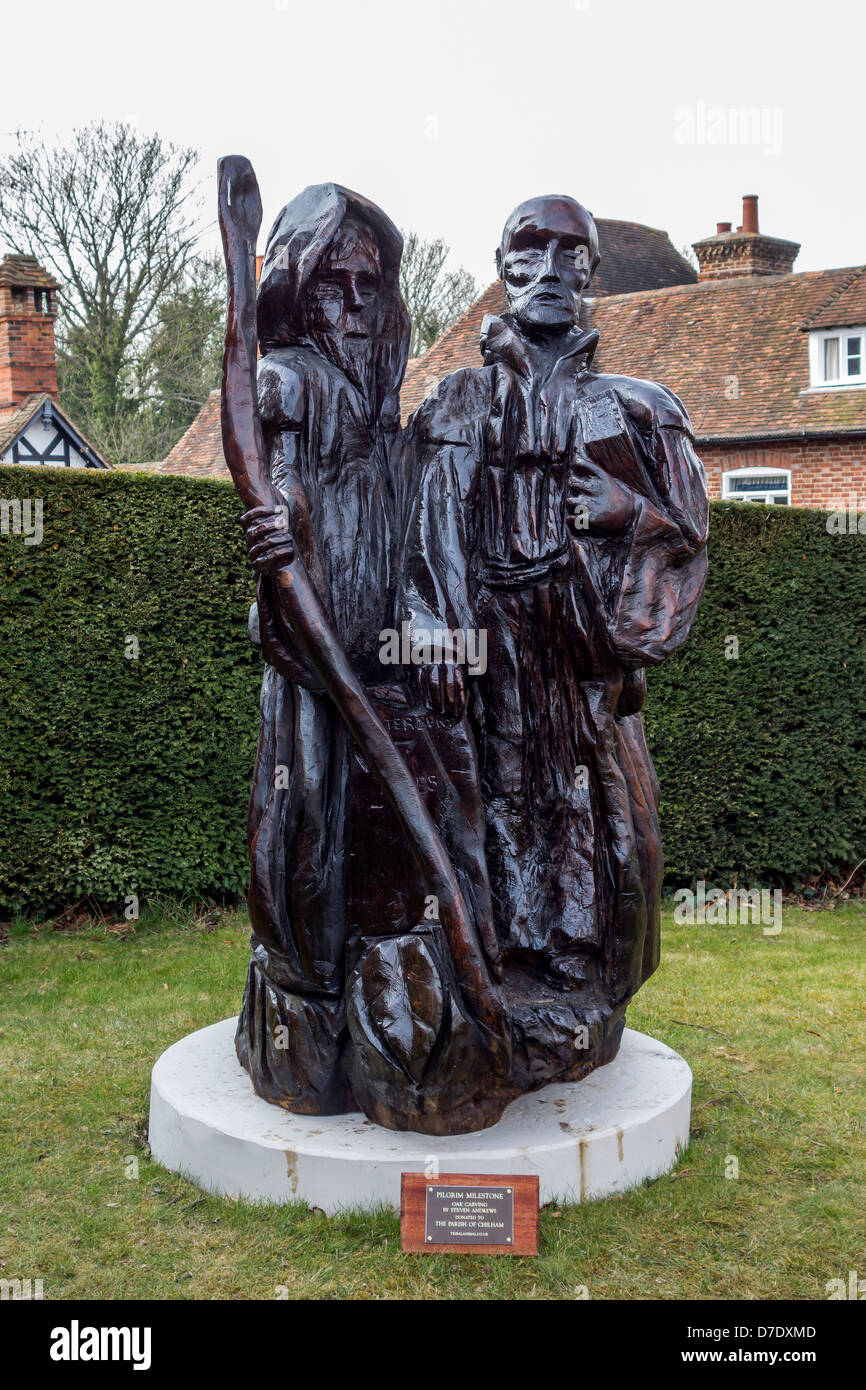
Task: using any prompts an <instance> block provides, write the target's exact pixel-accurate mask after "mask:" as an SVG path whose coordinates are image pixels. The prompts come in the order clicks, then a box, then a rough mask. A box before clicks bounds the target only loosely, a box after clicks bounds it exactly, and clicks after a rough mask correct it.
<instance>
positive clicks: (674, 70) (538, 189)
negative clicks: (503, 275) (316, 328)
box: [0, 0, 866, 283]
mask: <svg viewBox="0 0 866 1390" xmlns="http://www.w3.org/2000/svg"><path fill="white" fill-rule="evenodd" d="M863 16H864V10H863V6H862V3H855V0H848V3H844V0H820V3H814V0H811V2H810V3H805V0H725V3H723V4H719V3H717V0H715V2H714V3H707V0H654V2H653V0H525V3H518V0H427V2H426V3H414V0H402V3H401V2H400V0H207V3H205V0H148V3H140V4H130V3H123V0H40V3H39V4H38V6H33V5H24V4H20V3H17V4H15V6H14V8H12V7H11V6H7V7H5V11H4V20H3V50H4V58H5V61H4V70H3V80H2V86H0V112H2V119H0V149H2V150H3V151H4V152H5V151H6V150H8V149H9V148H11V147H12V145H13V143H14V140H13V136H12V132H13V131H14V130H15V129H16V128H17V127H23V128H25V129H29V130H37V131H40V132H41V133H43V134H44V135H45V136H46V137H48V138H49V139H53V138H54V137H63V136H64V135H66V134H67V133H68V132H69V131H70V130H71V129H72V128H73V127H74V126H75V125H77V124H85V123H87V122H88V121H91V120H93V119H95V118H98V117H106V118H109V119H114V118H123V119H130V120H135V121H136V122H137V123H138V125H139V126H140V127H141V128H142V129H144V130H148V131H149V130H152V129H156V130H158V131H159V132H160V133H161V134H162V135H163V136H165V137H167V138H169V139H171V140H173V141H175V142H177V143H180V144H189V145H193V146H194V147H195V148H197V149H198V150H199V151H200V152H201V157H202V165H201V171H202V193H203V195H204V198H205V200H206V202H205V208H206V218H205V220H206V221H207V220H208V219H209V218H211V211H210V210H211V209H212V207H213V203H214V196H215V177H214V169H215V164H216V160H217V158H218V156H219V155H221V154H230V153H240V154H246V155H248V156H249V157H250V159H251V160H252V162H253V164H254V166H255V168H256V171H257V173H258V176H259V181H260V183H261V187H262V195H263V198H264V203H265V224H266V227H267V226H268V225H269V224H270V221H271V220H272V219H273V216H274V215H275V214H276V212H277V210H278V207H279V206H280V204H281V203H283V202H285V201H286V200H287V199H288V198H290V197H291V196H293V195H294V194H295V193H296V192H297V191H298V190H299V189H301V188H302V187H303V186H304V185H305V184H308V183H318V182H323V181H325V180H328V179H334V180H336V181H338V182H341V183H344V184H348V185H349V186H350V187H352V188H355V189H357V190H359V191H360V192H363V193H365V194H366V195H367V196H369V197H371V198H373V199H374V200H375V201H377V202H378V203H380V204H381V205H382V206H383V207H384V208H385V210H386V212H388V213H389V214H390V216H391V217H392V218H393V219H394V221H395V222H397V223H398V224H399V225H400V226H402V227H403V228H411V229H414V230H417V231H419V232H421V233H422V234H423V235H424V236H427V237H433V236H442V237H444V238H445V239H446V241H447V242H448V243H449V244H450V245H451V247H452V248H453V252H454V258H455V260H457V261H459V262H460V263H462V264H463V265H465V266H466V267H467V269H469V270H470V271H471V272H472V273H473V274H474V275H475V276H476V278H477V279H478V280H479V281H481V282H482V283H487V282H488V281H489V280H491V279H492V278H493V275H494V268H493V249H494V247H495V245H496V243H497V241H498V238H499V233H500V231H501V227H502V223H503V221H504V220H505V217H506V215H507V213H508V212H509V211H510V209H511V208H512V207H513V206H514V205H515V204H516V203H517V202H519V201H521V200H522V199H524V198H526V197H529V196H532V195H534V194H538V193H553V192H557V193H558V192H564V193H571V194H573V195H574V196H575V197H577V198H579V199H580V200H581V201H582V202H583V203H585V204H586V205H587V207H589V208H590V209H591V210H592V211H593V212H594V213H595V214H596V216H600V217H615V218H624V219H628V220H632V221H636V222H645V223H649V224H650V225H652V226H656V227H663V228H665V229H666V230H667V231H668V232H669V233H670V236H671V238H672V240H673V241H674V244H675V245H677V246H682V245H683V244H684V243H686V242H689V243H690V242H692V241H694V240H696V239H697V238H698V237H700V236H706V235H709V234H711V233H712V232H714V230H715V224H716V222H717V221H731V222H733V224H734V226H736V225H737V223H738V222H739V221H740V208H741V204H740V198H741V195H742V194H743V193H757V194H759V195H760V217H761V229H762V230H763V231H766V232H769V233H770V234H773V235H776V236H783V237H788V238H790V239H791V240H795V241H800V242H802V246H803V249H802V251H801V253H800V258H799V260H798V262H797V267H796V268H797V269H798V270H814V269H820V268H823V267H829V266H844V265H854V264H860V263H863V262H864V261H866V225H864V223H866V219H864V212H866V194H864V173H863V170H864V164H866V160H864V120H866V99H864V98H866V91H864V86H866V84H864V77H863V73H864V67H863V53H864V38H866V20H864V17H863ZM741 110H750V111H754V112H756V113H759V114H758V126H757V127H756V129H755V132H754V137H755V138H749V139H748V141H747V142H746V143H742V134H743V132H741V131H740V129H739V127H738V123H737V119H736V116H734V117H733V118H731V115H730V113H732V112H733V113H736V112H738V111H741ZM720 113H721V114H720ZM731 119H733V123H734V128H733V130H731V129H730V128H729V122H730V121H731ZM723 128H724V129H723ZM747 133H749V132H747ZM720 134H722V135H724V137H725V138H724V142H723V143H720V142H719V138H718V137H719V135H720ZM204 239H205V242H206V243H207V244H211V245H217V244H218V238H217V235H216V231H215V228H214V226H213V223H212V221H211V225H210V227H209V228H206V230H205V232H204Z"/></svg>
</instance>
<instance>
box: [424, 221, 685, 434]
mask: <svg viewBox="0 0 866 1390" xmlns="http://www.w3.org/2000/svg"><path fill="white" fill-rule="evenodd" d="M596 227H597V228H598V249H599V254H600V256H601V260H600V262H599V267H598V270H597V271H596V273H595V277H594V279H593V282H592V287H591V289H592V294H593V295H598V296H602V295H605V296H606V295H611V294H632V293H634V292H635V291H637V290H657V289H660V288H661V287H663V286H668V285H692V284H694V283H695V282H696V280H697V278H698V277H697V272H696V271H695V270H694V269H693V268H692V266H691V265H689V263H688V261H687V260H686V259H685V257H684V256H681V255H680V253H679V251H677V250H676V249H675V247H674V245H673V243H672V241H671V240H670V238H669V236H668V234H667V232H661V231H659V230H658V229H657V228H656V227H644V226H643V225H642V224H641V223H639V222H615V221H612V220H611V219H610V218H605V217H600V218H598V220H597V221H596ZM507 308H508V303H507V301H506V298H505V290H504V289H503V287H502V282H501V281H500V280H494V282H493V284H492V285H488V287H487V289H486V290H485V291H484V293H483V294H482V295H480V296H479V298H478V299H476V301H475V303H474V304H472V305H470V307H469V308H468V309H467V310H466V312H465V313H464V314H461V316H460V318H459V319H456V320H455V322H454V323H452V325H451V327H450V328H447V329H446V330H445V332H444V333H443V334H442V337H441V338H439V339H438V341H437V342H435V343H434V344H433V346H432V347H431V348H430V349H429V350H428V351H427V352H426V353H424V355H423V357H413V358H412V360H411V361H410V362H409V364H408V366H407V368H406V377H405V380H404V383H403V390H402V391H401V393H400V403H401V409H402V412H403V418H404V420H405V419H406V418H407V417H408V416H409V415H411V413H412V411H413V410H415V409H416V407H417V406H419V405H420V404H421V402H422V401H423V399H424V397H425V396H426V395H427V394H428V392H429V391H430V390H431V389H432V388H433V386H435V384H436V382H437V381H438V380H440V379H441V378H442V377H443V376H447V374H448V372H453V371H456V369H457V367H477V366H479V365H480V362H481V358H480V356H479V353H478V340H479V337H480V335H481V321H482V319H483V318H484V315H485V314H504V313H505V311H506V310H507ZM451 364H453V365H451Z"/></svg>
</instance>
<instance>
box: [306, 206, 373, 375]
mask: <svg viewBox="0 0 866 1390" xmlns="http://www.w3.org/2000/svg"><path fill="white" fill-rule="evenodd" d="M381 316H382V264H381V256H380V253H379V247H378V245H377V244H376V238H375V237H374V235H373V233H372V232H371V231H370V229H369V228H368V227H365V226H363V225H362V224H360V223H356V222H353V221H352V220H351V219H347V220H346V221H345V222H344V223H343V225H342V226H341V228H340V231H339V233H338V234H337V236H336V237H335V238H334V240H333V241H332V242H331V245H330V246H329V248H328V250H327V252H326V253H325V255H324V256H323V257H322V259H321V261H320V262H319V265H318V267H317V268H316V271H315V274H314V275H313V277H312V279H311V281H310V285H309V289H308V291H307V305H306V320H307V327H308V331H309V334H310V337H311V338H312V339H313V340H314V342H315V343H316V344H317V345H318V346H319V348H320V350H321V352H322V353H323V354H324V356H325V357H327V358H328V360H329V361H330V362H332V363H333V364H334V366H336V367H339V368H340V369H341V371H343V372H345V374H346V375H347V376H348V377H349V379H350V381H352V382H353V383H354V385H355V386H356V387H358V389H359V390H361V391H362V392H363V393H364V395H365V396H366V398H367V399H368V400H370V399H371V396H372V390H373V375H374V371H375V350H376V340H377V338H378V335H379V333H380V331H381Z"/></svg>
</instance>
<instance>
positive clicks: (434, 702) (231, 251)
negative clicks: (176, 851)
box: [219, 157, 708, 1134]
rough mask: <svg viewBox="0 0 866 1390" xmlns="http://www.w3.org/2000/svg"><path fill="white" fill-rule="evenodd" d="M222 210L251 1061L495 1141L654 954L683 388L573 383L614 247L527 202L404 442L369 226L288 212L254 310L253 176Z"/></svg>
mask: <svg viewBox="0 0 866 1390" xmlns="http://www.w3.org/2000/svg"><path fill="white" fill-rule="evenodd" d="M219 211H220V225H221V229H222V234H223V243H224V248H225V253H226V264H227V268H228V275H229V311H228V323H227V329H226V351H225V358H224V370H223V441H224V449H225V454H226V460H227V462H228V465H229V468H230V470H231V472H232V475H233V477H234V479H235V483H236V485H237V487H238V491H239V493H240V495H241V498H242V500H243V502H244V505H245V507H246V511H245V514H244V517H243V526H244V529H245V532H246V537H247V543H248V546H249V552H250V558H251V562H252V565H253V568H254V570H255V573H256V575H257V584H258V587H257V598H256V603H255V605H254V607H253V610H252V613H251V623H250V626H251V635H252V638H253V640H254V641H255V642H256V643H257V644H258V645H259V646H260V647H261V650H262V654H263V657H264V660H265V677H264V682H263V687H262V697H261V726H260V738H259V752H258V759H257V763H256V771H255V780H254V785H253V792H252V797H251V802H250V812H249V825H248V830H249V844H250V865H251V877H250V891H249V907H250V916H251V920H252V928H253V938H252V957H251V961H250V967H249V973H248V976H247V985H246V991H245V995H244V1001H243V1007H242V1010H241V1014H240V1018H239V1021H238V1031H237V1052H238V1057H239V1059H240V1061H241V1063H242V1064H243V1066H244V1067H245V1068H246V1069H247V1071H248V1072H249V1075H250V1077H251V1080H252V1084H253V1086H254V1087H255V1090H256V1091H257V1092H258V1094H260V1095H262V1096H264V1097H265V1098H266V1099H267V1100H270V1101H273V1102H275V1103H277V1104H279V1105H283V1106H285V1107H286V1108H287V1109H289V1110H295V1111H298V1112H301V1113H304V1114H335V1113H343V1112H346V1111H352V1110H358V1109H360V1110H363V1112H364V1113H365V1114H366V1115H367V1116H368V1117H369V1118H370V1119H372V1120H374V1121H376V1122H378V1123H380V1124H382V1125H386V1126H388V1127H390V1128H392V1129H414V1130H419V1131H422V1132H425V1133H430V1134H456V1133H463V1132H466V1131H470V1130H474V1129H481V1128H484V1127H485V1126H488V1125H491V1124H494V1123H495V1122H496V1120H497V1119H499V1117H500V1115H501V1114H502V1111H503V1110H504V1108H505V1106H506V1105H507V1104H508V1103H509V1102H510V1101H511V1100H513V1099H514V1098H515V1097H516V1096H518V1095H520V1094H521V1093H523V1092H525V1091H529V1090H533V1089H536V1088H538V1087H540V1086H544V1085H546V1084H548V1083H550V1082H553V1081H566V1080H576V1079H578V1078H580V1077H582V1076H584V1075H586V1074H587V1073H588V1072H589V1071H591V1070H592V1069H593V1068H594V1067H597V1066H599V1065H603V1064H604V1063H606V1062H609V1061H611V1060H612V1058H613V1057H614V1056H615V1055H616V1053H617V1050H618V1047H619V1043H620V1039H621V1036H622V1030H623V1027H624V1023H625V1009H626V1005H627V1003H628V1001H629V999H630V998H631V997H632V995H633V994H634V993H635V991H636V990H637V989H638V988H639V986H640V985H641V983H642V982H643V981H644V980H645V979H646V978H647V977H648V975H650V974H651V973H652V971H653V970H654V969H655V966H656V964H657V962H658V950H659V905H660V892H661V875H662V859H661V845H660V840H659V829H658V821H657V816H656V806H657V797H658V792H657V786H656V781H655V776H654V773H653V768H652V763H651V761H650V757H649V753H648V751H647V746H646V740H645V736H644V729H643V721H642V718H641V713H640V710H641V706H642V704H643V700H644V695H645V683H644V678H643V669H644V667H646V666H647V665H651V664H655V663H657V662H659V661H661V660H663V659H664V658H665V657H666V656H667V655H669V654H670V653H671V652H673V651H675V650H676V649H677V647H679V646H680V645H681V643H682V642H683V641H684V640H685V638H686V636H687V634H688V631H689V627H690V625H691V623H692V620H693V618H694V615H695V612H696V609H697V605H698V602H699V599H700V595H701V592H702V589H703V585H704V580H705V575H706V550H705V546H706V534H707V511H708V508H707V493H706V482H705V477H704V470H703V467H702V465H701V463H700V460H699V459H698V458H697V456H696V454H695V451H694V442H693V438H692V435H691V430H690V425H689V420H688V416H687V414H686V412H685V409H684V408H683V406H682V404H681V402H680V401H679V400H678V399H677V397H676V396H674V395H673V393H672V392H670V391H668V390H667V389H666V388H664V387H663V386H657V385H654V384H653V383H650V382H644V381H637V380H632V379H629V378H626V377H619V376H610V375H604V374H599V373H596V372H594V371H593V370H592V357H593V352H594V350H595V347H596V343H597V339H598V335H597V334H596V333H592V332H585V331H583V330H582V329H581V327H580V326H579V316H580V308H581V297H582V295H583V293H584V291H585V289H586V286H587V284H588V283H589V281H590V277H591V275H592V273H593V271H594V269H595V266H596V264H597V261H598V242H597V235H596V229H595V224H594V222H593V220H592V217H591V216H590V215H589V214H588V213H587V212H586V210H585V209H584V208H582V207H581V206H580V204H579V203H577V202H575V201H574V200H573V199H571V198H566V197H546V198H537V199H533V200H532V201H530V202H527V203H524V204H522V205H521V206H520V207H518V208H517V209H516V210H515V212H513V213H512V215H511V217H510V218H509V219H508V221H507V223H506V226H505V229H504V232H503V236H502V241H501V244H500V247H499V250H498V251H497V265H498V268H499V273H500V275H501V277H502V279H503V282H504V285H505V290H506V293H507V297H508V302H509V308H510V313H508V314H506V315H503V316H502V317H501V318H491V317H488V318H487V319H485V322H484V325H483V328H482V342H481V351H482V354H483V365H481V366H479V367H477V368H471V369H466V370H462V371H458V372H455V373H454V374H453V375H451V376H449V377H447V378H446V379H445V380H444V381H442V382H441V383H440V384H439V386H438V388H437V390H436V391H435V392H434V393H433V395H432V396H431V397H429V398H428V400H427V401H425V402H424V404H423V405H422V406H421V407H420V409H419V410H418V411H417V412H416V413H415V415H414V416H413V418H412V419H411V420H410V421H409V424H408V426H407V427H406V429H405V431H403V432H401V431H400V428H399V389H400V384H401V381H402V376H403V370H404V367H405V363H406V355H407V347H408V336H409V326H408V317H407V313H406V309H405V306H404V305H403V302H402V300H401V298H400V293H399V285H398V276H399V265H400V256H401V251H402V240H401V237H400V234H399V232H398V231H397V229H396V228H395V227H394V226H393V224H392V223H391V222H390V221H389V219H388V218H387V217H386V216H385V214H384V213H383V212H382V211H381V210H380V209H379V208H377V207H376V206H375V205H373V204H372V203H370V202H369V201H368V200H367V199H366V198H363V197H361V196H360V195H358V194H355V193H352V192H350V191H349V190H348V189H345V188H342V187H341V186H339V185H337V184H323V185H318V186H315V187H312V188H308V189H306V190H305V191H304V192H303V193H302V194H300V195H299V196H298V197H297V198H295V199H294V200H293V201H292V202H291V203H289V204H288V205H287V206H286V207H285V208H284V209H283V211H282V212H281V213H280V215H279V217H278V218H277V221H276V223H275V225H274V227H273V229H272V231H271V234H270V236H269V238H268V243H267V248H266V252H265V257H264V262H263V266H262V273H261V280H260V284H259V288H258V296H257V299H256V290H255V243H256V237H257V235H258V231H259V227H260V223H261V204H260V200H259V196H258V188H257V186H256V182H255V177H254V175H253V172H252V168H251V166H250V165H249V163H248V161H246V160H244V159H242V158H240V157H231V158H228V159H224V160H222V161H221V162H220V193H219ZM257 343H258V348H259V351H260V354H261V355H260V359H259V361H258V364H257V361H256V357H257V352H256V346H257Z"/></svg>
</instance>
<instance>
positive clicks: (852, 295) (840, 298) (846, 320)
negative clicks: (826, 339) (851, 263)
mask: <svg viewBox="0 0 866 1390" xmlns="http://www.w3.org/2000/svg"><path fill="white" fill-rule="evenodd" d="M864 323H866V266H863V265H858V266H855V267H854V269H853V270H850V271H848V279H847V281H846V282H845V283H844V284H840V285H838V286H837V287H835V288H834V290H833V292H832V293H831V295H830V297H829V299H828V300H827V302H826V303H825V304H822V305H821V308H820V309H819V310H818V311H817V313H815V314H813V315H812V316H811V318H810V319H809V323H808V325H807V326H808V327H809V328H853V327H854V325H855V324H859V325H862V324H864Z"/></svg>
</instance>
